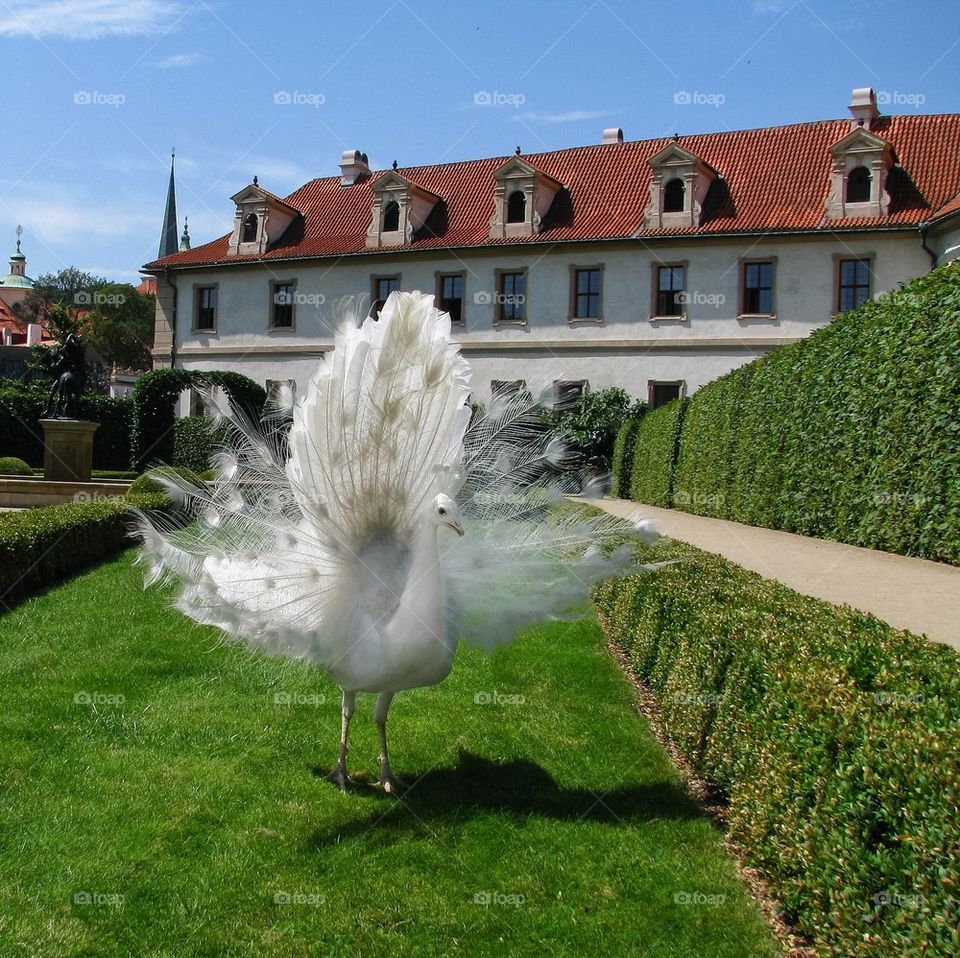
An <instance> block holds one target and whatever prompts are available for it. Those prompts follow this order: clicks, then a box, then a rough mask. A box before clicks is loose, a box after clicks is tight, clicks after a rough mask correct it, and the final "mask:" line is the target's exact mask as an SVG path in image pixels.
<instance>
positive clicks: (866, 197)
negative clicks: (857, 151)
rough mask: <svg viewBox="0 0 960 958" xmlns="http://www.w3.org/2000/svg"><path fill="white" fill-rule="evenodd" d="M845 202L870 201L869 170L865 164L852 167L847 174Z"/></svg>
mask: <svg viewBox="0 0 960 958" xmlns="http://www.w3.org/2000/svg"><path fill="white" fill-rule="evenodd" d="M847 202H848V203H869V202H870V171H869V170H868V169H867V168H866V167H865V166H856V167H854V168H853V169H852V170H851V171H850V173H849V175H848V176H847Z"/></svg>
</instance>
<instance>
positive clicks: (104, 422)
mask: <svg viewBox="0 0 960 958" xmlns="http://www.w3.org/2000/svg"><path fill="white" fill-rule="evenodd" d="M46 405H47V390H46V389H44V388H42V387H39V386H23V385H20V384H18V383H4V384H2V385H0V455H4V456H16V457H17V458H19V459H23V460H24V461H25V462H27V463H28V464H30V465H31V466H37V467H40V466H42V465H43V427H42V426H40V425H39V422H38V420H39V419H41V418H42V417H43V413H44V410H45V409H46ZM132 412H133V405H132V402H131V400H130V399H129V397H117V398H111V397H110V396H100V395H97V394H95V393H85V394H84V395H83V396H82V397H81V398H80V415H81V416H82V417H83V418H85V419H89V420H91V421H92V422H96V423H99V424H100V426H99V428H98V429H97V431H96V432H95V433H94V434H93V465H94V468H95V469H111V470H122V469H128V468H129V467H130V425H131V421H132Z"/></svg>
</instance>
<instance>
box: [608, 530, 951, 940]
mask: <svg viewBox="0 0 960 958" xmlns="http://www.w3.org/2000/svg"><path fill="white" fill-rule="evenodd" d="M643 556H644V560H645V561H655V560H659V559H667V558H681V559H682V560H683V561H682V562H681V563H680V564H677V565H674V566H670V567H668V568H665V569H662V570H660V571H658V572H657V573H655V574H652V575H651V574H647V575H641V576H632V577H626V578H622V579H616V580H612V581H609V582H607V583H604V584H602V585H600V586H599V587H597V589H596V590H595V595H594V599H595V603H596V607H597V610H598V615H599V618H600V621H601V623H602V625H603V628H604V630H605V632H606V634H607V635H608V636H609V637H610V638H611V639H613V640H615V641H616V642H617V643H618V644H620V645H621V646H622V647H623V648H624V649H625V650H626V652H627V654H628V656H629V659H630V661H631V662H632V664H633V666H634V668H635V669H636V671H637V672H638V673H639V674H640V675H641V676H642V678H643V679H644V681H645V682H646V683H647V684H648V685H649V687H650V688H651V689H652V690H653V691H654V692H655V694H656V695H657V697H658V699H659V703H660V705H661V707H662V712H663V719H664V722H665V725H666V727H667V728H668V729H669V731H670V734H671V736H672V737H673V738H674V740H675V741H676V743H677V744H678V746H679V747H680V748H681V749H682V751H683V753H684V754H685V755H686V757H687V758H688V759H689V760H690V762H691V763H692V764H693V766H694V767H695V768H696V769H697V770H698V772H699V773H700V774H701V775H702V776H703V777H705V778H707V779H709V780H710V781H712V782H714V783H716V785H717V786H719V788H720V789H721V790H722V792H723V793H724V794H725V795H726V797H727V800H728V802H729V809H728V813H729V828H730V833H731V835H732V837H733V838H734V839H735V841H736V842H737V844H738V845H739V846H740V847H741V848H742V849H743V851H744V853H745V855H746V856H747V858H748V860H749V863H750V864H751V865H753V866H755V867H756V868H758V869H759V870H760V872H761V873H762V875H763V877H764V879H765V880H766V881H767V882H768V883H769V885H770V886H771V888H772V889H773V891H774V893H775V895H776V896H777V898H778V899H779V900H780V901H781V902H782V903H783V906H784V908H785V911H786V916H787V917H788V918H789V919H790V920H791V921H792V922H793V923H794V924H795V925H796V926H797V927H798V928H799V929H800V930H801V931H802V932H804V933H806V934H808V935H809V936H811V937H812V938H813V939H814V940H815V941H816V943H817V945H818V949H819V951H818V953H819V954H821V955H824V956H836V958H839V956H843V958H853V956H856V958H861V956H863V958H866V956H870V958H878V956H890V958H894V956H896V958H900V956H903V955H931V956H932V955H956V954H960V930H958V929H960V923H958V922H960V907H958V906H960V889H958V887H957V884H958V882H960V785H958V758H960V746H958V742H960V734H958V733H960V666H958V662H960V660H958V658H957V654H956V653H955V652H954V650H953V649H951V648H948V647H946V646H942V645H938V644H935V643H931V642H929V641H927V640H925V639H923V638H921V637H918V636H915V635H912V634H910V633H907V632H900V631H897V630H896V629H893V628H892V627H890V626H888V625H886V624H885V623H883V622H880V621H879V620H877V619H875V618H873V617H872V616H869V615H866V614H862V613H860V612H856V611H854V610H852V609H850V608H848V607H844V608H838V607H836V606H833V605H830V604H829V603H826V602H822V601H820V600H817V599H813V598H808V597H805V596H801V595H798V594H797V593H795V592H793V591H792V590H790V589H788V588H786V587H785V586H783V585H780V584H779V583H777V582H774V581H770V580H766V579H763V578H762V577H761V576H759V575H756V574H755V573H752V572H748V571H746V570H744V569H742V568H740V567H738V566H736V565H734V564H733V563H731V562H728V561H727V560H725V559H723V558H721V557H720V556H715V555H711V554H708V553H704V552H701V551H700V550H698V549H695V548H694V547H692V546H688V545H685V544H683V543H679V542H675V541H670V542H664V543H662V544H659V545H657V546H655V547H653V548H651V549H649V550H645V551H644V553H643Z"/></svg>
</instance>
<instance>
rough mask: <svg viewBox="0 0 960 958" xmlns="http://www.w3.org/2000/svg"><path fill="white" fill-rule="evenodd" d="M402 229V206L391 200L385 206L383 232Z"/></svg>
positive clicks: (394, 231)
mask: <svg viewBox="0 0 960 958" xmlns="http://www.w3.org/2000/svg"><path fill="white" fill-rule="evenodd" d="M398 229H400V207H399V205H398V204H397V203H395V202H394V201H393V200H391V201H390V202H389V203H387V205H386V206H385V207H384V208H383V230H382V231H383V232H384V233H396V231H397V230H398Z"/></svg>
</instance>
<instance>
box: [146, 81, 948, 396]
mask: <svg viewBox="0 0 960 958" xmlns="http://www.w3.org/2000/svg"><path fill="white" fill-rule="evenodd" d="M849 110H850V113H851V116H850V118H849V119H847V120H828V121H822V122H817V123H804V124H796V125H792V126H783V127H773V128H765V129H760V130H747V131H737V132H733V133H716V134H705V135H695V136H684V137H674V138H671V139H662V140H647V141H633V142H625V141H624V140H623V137H622V134H621V132H620V131H619V130H606V131H604V135H603V141H602V142H601V143H600V144H599V145H597V146H593V147H577V148H573V149H569V150H561V151H556V152H551V153H543V154H537V155H532V156H522V155H520V154H519V153H517V154H515V155H513V156H511V157H499V158H491V159H485V160H475V161H467V162H461V163H451V164H443V165H438V166H425V167H416V168H411V169H399V168H397V167H396V165H394V168H393V169H391V170H387V171H385V172H381V173H375V172H371V171H370V170H369V169H368V166H367V162H366V157H365V156H364V155H363V154H362V153H360V152H359V151H347V152H346V153H344V154H343V157H342V158H341V163H340V175H339V176H334V177H327V178H322V179H317V180H313V181H311V182H310V183H308V184H306V185H305V186H304V187H302V188H301V189H300V190H297V191H296V192H295V193H293V194H291V195H290V196H288V197H286V198H284V199H281V198H280V197H277V196H274V195H273V194H271V193H269V192H268V191H266V190H265V189H263V188H262V187H261V186H260V185H259V183H258V182H257V181H256V179H255V180H254V182H253V183H251V184H250V185H249V186H247V187H245V188H244V189H243V190H241V191H240V192H239V193H237V194H235V195H234V196H233V197H232V198H231V199H232V201H233V204H234V216H233V229H232V231H231V232H230V233H227V234H226V235H224V236H223V237H221V238H220V239H218V240H215V241H214V242H212V243H207V244H205V245H203V246H198V247H196V248H194V249H187V250H183V251H181V252H178V253H175V254H173V255H168V256H164V257H163V258H162V259H159V260H157V261H154V262H152V263H149V264H147V266H145V267H144V269H145V271H147V272H149V273H150V274H152V275H154V276H155V277H156V280H157V319H156V339H155V346H154V357H155V366H156V367H158V368H159V367H164V366H182V367H185V368H190V369H231V370H236V371H238V372H242V373H244V374H246V375H248V376H250V377H251V378H253V379H255V380H257V381H258V382H260V383H262V384H265V385H268V386H269V385H270V384H271V383H274V382H279V381H291V382H293V383H295V384H296V387H297V388H298V389H302V388H304V387H305V386H306V383H307V381H308V380H309V378H310V376H311V375H312V374H313V373H314V372H315V371H316V368H317V363H318V362H320V361H322V358H323V356H324V355H325V354H326V353H327V352H329V351H330V349H331V348H332V339H333V332H334V330H335V329H336V326H337V325H338V322H339V321H340V319H341V314H342V313H343V311H344V308H345V307H344V305H343V300H344V298H346V297H361V298H363V299H364V300H365V301H364V304H363V307H362V308H363V309H364V310H366V309H368V308H369V309H371V310H372V311H374V312H376V310H377V308H378V306H379V304H380V303H381V302H382V301H383V300H384V299H385V298H386V296H387V295H389V293H390V292H391V291H392V290H394V289H404V290H415V289H418V290H423V291H426V292H430V293H433V294H434V295H435V296H436V300H437V303H438V305H440V306H441V308H444V309H446V310H447V311H449V312H450V314H451V317H452V319H453V329H454V335H455V338H456V340H457V341H458V342H459V343H460V344H461V346H462V349H463V352H464V354H465V356H466V357H467V359H468V360H469V361H470V364H471V366H472V368H473V386H474V395H475V396H476V398H478V399H481V400H484V399H486V398H488V397H489V395H490V394H491V392H492V391H495V390H497V389H508V388H516V386H518V385H519V384H521V383H527V384H529V385H531V386H535V385H542V384H544V383H546V382H549V381H556V380H559V381H561V382H566V383H569V384H571V386H572V387H574V388H579V387H580V386H585V387H587V388H591V389H601V388H604V387H607V386H622V387H623V388H625V389H627V390H628V392H630V393H631V394H632V395H634V396H637V397H639V398H645V399H648V400H649V401H651V402H652V403H653V404H654V405H659V404H660V403H662V402H665V401H668V400H669V399H671V398H673V397H674V396H676V395H683V394H686V393H690V392H693V391H694V390H696V389H697V388H699V387H700V386H702V385H703V384H705V383H707V382H709V381H711V380H712V379H715V378H716V377H717V376H720V375H722V374H723V373H725V372H728V371H729V370H731V369H733V368H735V367H737V366H739V365H742V364H743V363H745V362H749V361H750V360H752V359H754V358H756V357H757V356H760V355H763V354H764V353H766V352H769V351H770V350H772V349H774V348H776V347H777V346H779V345H783V344H784V343H789V342H793V341H796V340H797V339H800V338H802V337H805V336H807V335H809V334H810V332H811V331H813V330H814V329H816V328H818V327H819V326H822V325H823V324H825V323H827V322H829V321H830V320H831V318H832V317H833V316H834V315H836V314H837V313H838V312H842V311H844V310H846V309H849V308H852V307H853V306H855V305H857V304H858V303H860V302H862V301H863V300H864V299H866V298H869V297H872V296H876V295H878V294H879V293H882V292H885V291H887V290H891V289H895V288H896V287H897V286H898V285H899V284H901V283H904V282H907V281H908V280H910V279H912V278H914V277H915V276H918V275H920V274H922V273H924V272H926V271H928V270H929V269H931V268H932V266H933V265H935V264H936V263H938V262H942V261H945V260H946V259H949V258H952V257H953V256H955V255H956V252H957V246H958V243H960V200H958V192H960V115H955V114H949V115H938V116H904V117H887V116H881V115H880V114H879V113H878V111H877V108H876V101H875V97H874V95H873V91H872V90H868V89H864V90H856V91H854V95H853V99H852V101H851V103H850V105H849Z"/></svg>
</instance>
